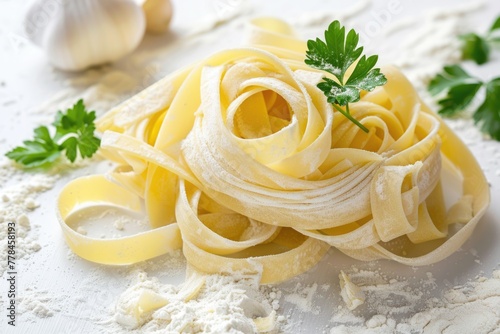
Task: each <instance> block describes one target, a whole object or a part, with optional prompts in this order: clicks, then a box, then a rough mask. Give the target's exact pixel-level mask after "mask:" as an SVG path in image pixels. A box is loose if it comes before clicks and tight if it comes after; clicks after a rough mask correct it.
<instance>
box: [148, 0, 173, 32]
mask: <svg viewBox="0 0 500 334" xmlns="http://www.w3.org/2000/svg"><path fill="white" fill-rule="evenodd" d="M142 10H143V11H144V15H145V16H146V32H148V33H151V34H161V33H164V32H165V31H167V30H168V26H169V24H170V21H171V19H172V4H171V3H170V0H144V2H143V4H142Z"/></svg>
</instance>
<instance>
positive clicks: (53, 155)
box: [5, 100, 101, 168]
mask: <svg viewBox="0 0 500 334" xmlns="http://www.w3.org/2000/svg"><path fill="white" fill-rule="evenodd" d="M95 118H96V115H95V111H91V112H88V111H87V110H86V108H85V105H84V104H83V100H79V101H78V102H77V103H76V104H75V105H73V107H72V108H70V109H68V110H67V111H66V112H65V113H63V112H61V111H58V112H57V114H56V117H55V121H54V123H52V125H53V126H54V127H55V133H54V136H51V134H50V131H49V129H48V128H47V127H46V126H40V127H38V128H36V129H35V130H34V138H33V140H26V141H24V142H23V144H24V146H18V147H16V148H14V149H13V150H11V151H9V152H7V153H6V154H5V155H6V156H7V157H8V158H9V159H12V160H15V161H17V162H18V163H20V164H22V165H23V166H24V167H27V168H34V167H45V166H47V165H49V164H52V163H54V162H55V161H56V160H57V159H58V158H59V157H60V156H61V153H62V152H63V151H65V152H64V153H65V155H66V157H67V158H68V160H69V161H71V162H75V160H76V158H77V156H78V152H79V153H80V156H81V157H82V158H90V157H92V156H93V155H94V153H95V152H96V151H97V150H98V149H99V146H100V143H101V141H100V139H99V138H97V137H96V136H95V135H94V132H95V124H94V120H95Z"/></svg>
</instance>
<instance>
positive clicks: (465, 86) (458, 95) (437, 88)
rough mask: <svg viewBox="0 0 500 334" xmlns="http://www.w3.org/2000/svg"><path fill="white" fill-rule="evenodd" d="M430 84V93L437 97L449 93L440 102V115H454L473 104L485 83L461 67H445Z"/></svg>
mask: <svg viewBox="0 0 500 334" xmlns="http://www.w3.org/2000/svg"><path fill="white" fill-rule="evenodd" d="M443 70H444V72H443V73H441V74H438V75H437V76H436V77H435V78H434V79H432V81H431V82H430V84H429V92H430V93H431V94H433V95H437V94H439V93H441V92H443V91H447V95H446V97H444V98H443V99H441V100H439V101H438V104H439V105H440V106H441V108H440V109H439V111H438V113H440V114H445V115H449V116H451V115H454V114H455V113H457V112H459V111H462V110H464V109H465V108H466V107H467V106H468V105H469V104H470V103H471V102H472V99H473V98H474V96H475V95H476V93H477V92H478V91H479V89H480V88H481V87H482V85H483V83H482V82H481V81H480V80H478V79H476V78H473V77H472V76H470V75H469V74H468V73H467V72H465V71H464V70H463V69H462V68H461V67H460V66H458V65H452V66H445V67H444V69H443Z"/></svg>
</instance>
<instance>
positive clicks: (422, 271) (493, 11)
mask: <svg viewBox="0 0 500 334" xmlns="http://www.w3.org/2000/svg"><path fill="white" fill-rule="evenodd" d="M173 2H174V6H175V16H174V20H173V22H172V31H173V32H174V33H173V34H171V35H169V36H166V37H148V38H146V40H145V41H144V42H143V43H142V45H141V46H140V47H139V49H138V50H137V51H136V52H135V55H140V54H141V53H146V52H147V50H151V49H154V48H155V47H156V46H157V45H159V44H163V43H171V42H172V41H175V40H176V37H175V36H183V34H186V33H187V32H188V31H190V29H191V28H192V27H193V26H194V23H193V22H195V21H198V22H199V20H202V19H205V18H207V17H210V16H212V17H213V16H216V15H221V12H220V11H221V8H224V9H223V10H227V8H229V9H231V6H233V7H234V6H240V5H241V4H242V2H243V1H238V0H217V1H215V0H210V1H203V0H196V1H193V0H191V1H181V0H176V1H173ZM467 2H468V1H465V0H463V1H452V0H445V1H431V0H420V1H418V2H409V1H403V2H402V4H401V6H402V12H401V13H400V14H398V15H397V17H394V18H391V20H394V21H396V20H401V19H404V18H410V17H416V16H418V15H422V14H423V13H424V12H425V11H428V10H429V9H432V8H435V7H439V8H454V7H455V6H456V5H457V4H464V3H467ZM350 3H351V2H350V1H340V0H339V1H326V0H309V1H299V0H297V1H283V0H280V1H261V0H259V1H253V2H251V5H250V7H251V8H252V11H251V13H250V14H248V15H250V16H257V15H266V16H277V17H281V18H283V19H285V20H295V19H297V18H299V17H300V16H301V15H303V14H304V13H307V12H320V11H335V10H336V9H342V8H345V7H349V6H353V5H352V4H350ZM387 4H388V1H385V0H380V1H374V2H373V4H372V5H371V7H370V8H368V9H367V10H365V11H363V12H362V13H360V14H359V15H358V16H356V17H355V18H353V19H352V22H353V24H354V26H355V27H361V29H362V26H361V25H360V24H362V22H363V18H365V19H370V17H372V16H370V15H371V14H372V13H373V12H375V11H376V10H377V9H383V8H386V7H387ZM228 6H229V7H228ZM25 7H26V2H24V1H19V0H0V82H4V83H5V85H3V86H1V87H0V117H1V119H2V121H1V122H0V153H1V154H3V153H4V152H5V151H7V150H8V149H10V148H12V146H13V145H15V144H19V142H20V140H21V139H27V138H28V137H29V136H31V132H32V129H33V128H34V127H35V126H37V125H38V124H40V122H44V121H45V122H46V120H44V119H43V118H40V117H36V116H35V117H34V116H33V113H32V110H34V109H36V108H37V106H40V105H41V104H42V103H43V102H44V101H46V100H48V99H49V98H51V97H52V96H53V95H54V94H55V93H56V92H58V91H59V90H61V89H62V88H65V87H64V80H65V79H66V78H67V77H68V76H67V75H66V74H64V73H61V72H58V71H54V70H53V69H52V68H51V67H50V66H48V65H47V60H46V59H45V57H44V56H43V54H42V53H41V51H40V50H39V49H37V48H36V47H35V46H33V45H31V44H30V43H29V42H28V41H27V40H26V39H25V38H24V37H23V33H22V30H21V28H20V24H21V20H22V15H23V14H22V13H23V10H24V8H25ZM499 13H500V2H498V1H496V0H490V1H485V2H484V6H483V7H482V9H480V10H478V11H476V12H475V13H473V14H470V15H468V16H467V20H468V21H467V22H465V23H464V24H468V25H470V26H471V27H474V28H477V29H483V30H484V29H485V28H486V27H487V25H489V24H490V22H491V21H492V19H493V17H495V16H496V15H498V14H499ZM222 14H224V13H222ZM350 22H351V21H350ZM360 22H361V23H360ZM236 27H238V26H236ZM218 29H228V28H227V27H225V26H222V27H219V28H218ZM311 33H315V32H314V29H309V30H307V29H306V30H305V35H306V36H305V37H311V36H307V34H311ZM316 33H317V32H316ZM224 36H225V38H218V39H209V38H208V39H207V40H205V42H204V43H202V44H201V45H198V44H195V43H186V44H182V43H181V44H175V45H176V47H175V48H172V50H170V51H169V52H166V53H165V59H164V61H162V60H159V61H156V62H155V64H156V65H155V66H158V67H156V68H155V71H154V73H152V75H151V78H147V82H149V83H150V82H152V81H154V80H155V79H159V78H161V77H162V76H163V75H165V74H168V73H170V72H171V71H173V70H174V69H176V68H178V67H180V66H183V65H187V64H189V63H191V62H193V61H194V60H196V59H201V58H203V57H204V56H205V55H206V54H207V53H211V52H214V51H217V50H220V49H223V48H226V47H233V46H238V45H241V43H242V37H241V36H242V32H241V31H238V30H237V29H233V28H231V29H230V30H228V31H227V34H225V35H224ZM177 38H178V37H177ZM384 38H385V37H384V36H382V35H380V36H375V37H374V38H373V41H372V43H371V45H370V47H371V48H372V49H374V50H377V45H378V44H379V42H380V43H381V42H382V41H383V40H384ZM398 38H404V36H400V37H398ZM207 41H208V42H207ZM383 58H384V57H383V55H381V59H382V60H381V61H383ZM129 60H130V58H127V59H125V60H123V61H121V62H120V63H119V64H117V67H118V68H121V69H125V70H127V71H130V72H131V73H133V72H134V70H135V69H134V67H133V65H131V64H130V61H129ZM429 61H432V59H430V60H429ZM494 66H496V68H497V69H498V68H499V67H498V57H497V59H496V65H491V66H490V67H485V68H483V69H481V70H480V71H481V72H482V73H483V74H484V76H488V75H489V73H490V71H489V69H492V68H495V67H494ZM497 72H498V71H497ZM144 85H146V82H145V83H144ZM9 101H10V102H9ZM4 102H5V103H4ZM492 147H493V148H496V149H498V148H499V147H500V145H499V143H495V142H491V141H485V142H484V143H481V144H479V145H475V146H474V147H473V152H474V154H475V156H476V157H477V159H478V160H479V162H480V164H482V165H487V164H489V163H490V160H491V156H490V154H489V152H491V149H492ZM106 168H107V165H106V164H100V165H99V166H90V167H86V168H83V169H79V170H76V171H74V172H72V173H70V175H66V176H64V177H63V178H62V179H61V180H60V181H59V182H58V183H57V184H56V186H55V187H54V189H52V190H50V191H49V192H47V193H45V194H43V195H42V196H41V197H40V198H39V201H40V202H41V207H40V208H39V209H37V210H35V211H34V212H33V213H31V214H30V218H31V221H32V222H34V223H35V224H36V225H39V228H38V233H39V242H40V244H41V245H42V249H41V250H40V251H39V252H37V253H35V254H32V255H31V256H30V257H29V258H27V259H23V260H22V261H20V263H19V264H18V271H19V277H20V278H19V282H18V289H19V294H21V295H22V293H23V290H25V289H27V288H28V287H36V289H38V290H45V291H48V292H49V293H50V294H53V295H54V296H66V297H65V298H70V299H71V296H72V295H82V294H83V295H87V296H88V299H87V300H86V301H85V302H83V303H82V302H80V303H76V302H75V305H77V308H75V309H71V308H70V309H62V310H59V311H57V312H54V315H53V316H52V317H48V318H37V317H27V316H23V315H21V316H20V317H19V318H18V323H19V326H18V327H16V329H12V328H11V327H10V326H9V327H8V328H7V326H6V321H5V315H4V313H5V311H4V307H3V305H2V307H1V309H2V311H0V314H1V316H0V319H2V320H0V333H94V332H97V330H98V328H99V327H98V326H97V325H96V324H95V322H94V319H95V315H98V314H99V313H102V312H104V310H105V309H106V307H108V306H109V305H110V304H112V303H113V302H114V301H115V300H116V298H117V296H118V295H119V294H120V293H121V292H122V291H124V290H125V289H126V287H127V284H129V283H130V281H129V280H128V279H125V278H124V277H122V276H121V274H122V273H123V270H122V269H117V268H112V267H104V266H98V265H95V264H93V263H89V262H86V261H84V260H80V259H78V258H77V259H74V258H72V257H71V256H68V248H67V246H66V245H65V243H64V240H63V237H62V233H61V231H60V228H59V226H58V224H57V221H56V218H55V201H54V199H55V197H56V195H57V193H58V192H59V190H60V189H61V187H62V186H63V185H64V183H65V182H67V181H68V180H69V179H71V178H73V177H75V176H76V175H83V174H89V173H94V172H96V171H97V172H103V171H105V170H106ZM485 173H486V175H487V178H488V180H489V181H490V183H491V194H492V203H493V204H494V205H492V206H491V207H490V208H489V210H488V212H487V213H486V215H485V217H484V218H483V219H482V222H481V223H480V224H479V226H478V228H477V229H476V231H475V233H474V235H473V236H472V238H471V239H470V240H469V241H467V243H466V244H465V245H464V246H463V248H462V249H461V250H460V251H458V252H457V253H455V254H454V255H452V256H451V257H449V258H447V259H446V260H444V261H442V262H440V263H438V264H435V265H432V266H428V267H421V268H410V267H406V266H403V265H399V264H396V263H392V262H388V261H379V262H377V263H375V264H365V263H361V262H358V261H355V260H352V259H350V258H348V257H346V256H345V255H343V254H341V253H340V252H338V251H336V250H334V249H332V250H330V251H329V253H328V254H327V256H325V258H324V259H323V260H322V261H321V263H320V265H319V266H317V267H316V268H314V269H313V270H312V271H311V272H309V273H306V274H304V275H301V276H299V277H297V278H295V279H293V280H291V281H290V282H287V283H284V284H283V285H281V286H280V288H283V289H286V288H290V287H293V286H295V285H296V284H297V282H301V283H303V284H304V285H307V284H312V283H318V284H319V285H321V284H330V285H331V286H332V287H333V286H335V288H334V289H331V290H329V293H328V294H325V295H322V296H319V297H318V298H317V299H316V300H315V301H314V304H315V306H317V307H321V312H319V314H312V313H302V312H300V311H299V310H298V309H296V308H295V307H294V305H293V304H289V303H286V302H284V301H282V302H281V309H280V311H279V313H281V314H290V315H291V317H292V319H294V320H296V321H297V326H296V327H295V329H294V333H313V332H323V331H324V330H327V328H329V320H330V318H331V316H332V312H333V311H330V310H334V309H335V308H336V307H337V304H338V303H339V299H338V296H336V294H337V292H338V287H337V286H336V284H338V279H337V277H338V273H339V271H340V270H341V269H346V268H349V267H350V266H351V265H356V266H357V267H358V268H363V266H370V268H377V269H378V270H380V271H382V272H385V273H387V275H388V276H389V277H400V278H401V277H406V279H407V280H408V281H409V282H410V284H418V282H419V280H420V279H422V278H425V277H426V274H427V272H431V273H432V274H433V276H434V277H435V279H436V283H437V289H436V294H439V291H442V290H444V289H446V288H449V287H451V286H453V285H454V284H461V283H463V282H465V281H467V280H468V279H472V278H474V277H476V276H477V275H478V274H480V273H484V274H485V275H486V276H488V275H491V272H492V270H494V269H495V268H498V265H499V263H500V242H499V241H500V206H499V205H498V203H500V176H498V175H496V174H495V170H494V169H489V170H486V171H485ZM1 186H2V185H0V187H1ZM495 203H496V204H495ZM471 249H474V252H473V253H474V254H472V253H471ZM477 258H479V259H480V263H478V261H475V260H477ZM157 261H159V262H158V263H161V261H164V262H165V261H166V262H168V259H167V260H165V259H159V260H157ZM142 267H143V268H144V269H145V270H149V271H150V272H151V273H152V275H154V274H155V273H158V274H159V275H160V273H159V272H161V270H158V269H157V268H156V269H154V270H153V269H151V267H154V266H151V267H150V268H149V269H148V264H144V265H142ZM95 277H99V278H100V279H101V280H100V282H107V283H106V284H105V286H100V287H99V286H95V287H94V288H93V289H90V290H88V291H82V290H81V289H88V286H89V284H88V282H89V280H91V279H94V278H95ZM3 280H4V279H3V278H2V281H3ZM167 280H168V279H167ZM170 280H171V281H172V282H177V283H178V282H179V281H180V280H182V273H180V274H177V275H174V276H172V277H171V278H170ZM84 283H85V284H84ZM3 284H4V282H2V283H0V287H2V289H0V293H2V294H4V291H5V289H4V288H5V285H3ZM3 300H4V298H2V301H3ZM61 305H71V303H68V301H65V302H64V303H63V304H61ZM367 312H368V311H367ZM364 315H365V316H368V314H364ZM299 320H300V321H299Z"/></svg>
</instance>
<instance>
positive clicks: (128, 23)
mask: <svg viewBox="0 0 500 334" xmlns="http://www.w3.org/2000/svg"><path fill="white" fill-rule="evenodd" d="M25 27H26V31H27V33H28V36H29V37H30V39H31V40H32V41H33V42H35V44H37V45H39V46H41V47H42V48H43V49H44V50H45V52H46V54H47V56H48V58H49V60H50V62H51V63H52V64H53V65H54V66H55V67H57V68H59V69H62V70H70V71H76V70H82V69H85V68H87V67H90V66H94V65H101V64H105V63H108V62H113V61H116V60H118V59H120V58H121V57H123V56H124V55H126V54H128V53H130V52H131V51H132V50H134V49H135V48H136V47H137V46H138V45H139V43H140V42H141V40H142V38H143V36H144V31H145V28H146V22H145V16H144V13H143V12H142V8H141V7H140V6H139V5H138V4H137V3H136V2H135V1H132V0H66V1H60V2H54V1H52V0H37V1H36V2H34V3H33V5H32V7H30V10H28V12H27V15H26V18H25Z"/></svg>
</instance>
